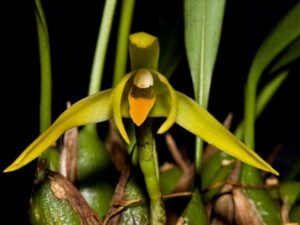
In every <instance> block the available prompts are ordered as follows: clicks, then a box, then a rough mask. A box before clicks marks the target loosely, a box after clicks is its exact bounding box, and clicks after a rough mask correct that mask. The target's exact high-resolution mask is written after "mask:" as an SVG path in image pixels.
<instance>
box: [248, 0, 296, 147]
mask: <svg viewBox="0 0 300 225" xmlns="http://www.w3.org/2000/svg"><path fill="white" fill-rule="evenodd" d="M299 24H300V3H299V2H298V3H297V4H296V5H295V6H294V7H293V8H292V9H291V10H290V11H289V12H288V13H287V15H286V16H285V17H284V18H283V19H282V20H281V21H280V22H279V23H278V25H277V26H276V27H275V28H274V30H273V31H272V32H271V33H270V35H269V36H268V37H267V38H266V39H265V41H264V42H263V44H262V45H261V47H260V48H259V50H258V52H257V53H256V56H255V58H254V60H253V62H252V65H251V68H250V72H249V75H248V80H247V84H246V89H245V110H244V113H245V142H246V144H248V145H249V146H251V147H254V143H255V142H254V130H255V128H254V126H255V125H254V124H255V123H254V121H255V104H256V91H257V85H258V81H259V79H260V77H261V75H262V73H263V72H264V70H265V69H266V67H267V66H268V65H269V64H270V63H271V62H272V60H274V58H275V57H276V56H277V55H278V54H279V53H281V52H282V51H283V50H284V49H285V48H286V47H287V46H288V45H290V44H291V43H292V42H293V41H294V40H295V39H296V38H298V37H299V35H300V26H299Z"/></svg>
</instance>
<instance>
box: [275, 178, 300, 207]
mask: <svg viewBox="0 0 300 225" xmlns="http://www.w3.org/2000/svg"><path fill="white" fill-rule="evenodd" d="M279 191H280V195H281V198H282V200H283V201H287V203H288V211H290V210H291V208H292V207H293V205H294V204H295V203H296V201H297V199H299V198H300V182H295V181H294V182H286V183H282V184H281V185H280V187H279Z"/></svg>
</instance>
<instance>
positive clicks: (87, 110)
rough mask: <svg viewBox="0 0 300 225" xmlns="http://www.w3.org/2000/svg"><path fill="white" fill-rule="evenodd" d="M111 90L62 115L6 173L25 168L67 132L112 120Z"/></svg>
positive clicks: (80, 102) (83, 100) (90, 97)
mask: <svg viewBox="0 0 300 225" xmlns="http://www.w3.org/2000/svg"><path fill="white" fill-rule="evenodd" d="M111 93H112V91H111V89H109V90H106V91H102V92H99V93H97V94H95V95H91V96H89V97H86V98H84V99H82V100H80V101H78V102H77V103H75V104H74V105H72V106H71V107H70V108H68V109H67V110H66V111H65V112H64V113H62V114H61V115H60V116H59V117H58V118H57V120H56V121H55V122H54V123H53V124H52V126H51V127H49V128H48V129H47V130H46V131H45V132H44V133H42V134H41V135H40V136H39V137H38V138H37V139H35V141H34V142H32V143H31V144H30V145H29V146H28V147H27V148H26V149H25V150H24V151H23V152H22V154H21V155H20V156H19V157H18V158H17V159H16V160H15V161H14V162H13V163H12V164H11V165H10V166H9V167H7V168H6V169H5V170H4V172H11V171H14V170H17V169H19V168H20V167H23V166H25V165H26V164H28V163H29V162H31V161H32V160H34V159H35V158H36V157H38V156H39V155H40V154H41V153H42V152H44V151H45V150H46V149H47V148H48V147H49V146H51V145H52V144H53V143H54V142H55V141H56V140H57V139H58V138H59V137H60V136H61V135H62V134H63V133H64V132H65V131H66V130H68V129H70V128H73V127H77V126H82V125H86V124H89V123H96V122H101V121H105V120H108V119H110V118H112V111H111V109H112V107H111Z"/></svg>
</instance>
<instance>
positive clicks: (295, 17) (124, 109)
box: [4, 0, 300, 225]
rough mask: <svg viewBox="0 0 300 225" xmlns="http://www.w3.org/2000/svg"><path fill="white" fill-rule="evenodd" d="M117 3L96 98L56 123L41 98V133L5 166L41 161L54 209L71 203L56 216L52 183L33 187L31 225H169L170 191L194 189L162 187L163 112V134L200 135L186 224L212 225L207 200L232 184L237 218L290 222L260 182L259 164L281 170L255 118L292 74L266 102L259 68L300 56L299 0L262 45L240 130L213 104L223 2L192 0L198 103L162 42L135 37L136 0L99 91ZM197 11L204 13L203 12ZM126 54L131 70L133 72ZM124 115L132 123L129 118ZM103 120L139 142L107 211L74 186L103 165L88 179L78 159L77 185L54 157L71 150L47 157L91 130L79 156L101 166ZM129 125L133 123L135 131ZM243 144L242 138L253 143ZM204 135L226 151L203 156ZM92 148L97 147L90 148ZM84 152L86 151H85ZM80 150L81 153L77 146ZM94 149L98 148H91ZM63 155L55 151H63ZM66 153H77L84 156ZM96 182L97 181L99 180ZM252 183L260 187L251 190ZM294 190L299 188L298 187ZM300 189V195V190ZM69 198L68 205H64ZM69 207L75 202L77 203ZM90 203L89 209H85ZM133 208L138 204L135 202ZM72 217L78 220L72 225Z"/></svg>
mask: <svg viewBox="0 0 300 225" xmlns="http://www.w3.org/2000/svg"><path fill="white" fill-rule="evenodd" d="M35 4H36V11H35V13H36V21H37V30H38V34H39V44H40V55H41V57H40V58H41V68H42V70H41V75H42V79H48V82H51V81H49V77H51V64H50V46H49V39H48V38H49V37H48V36H49V34H48V30H47V24H46V19H45V15H44V12H43V8H42V5H41V3H40V1H39V0H35ZM115 6H116V1H115V0H110V1H109V0H107V1H106V3H105V8H104V12H103V19H102V24H101V26H100V33H99V39H98V45H97V48H96V53H95V61H94V64H93V70H92V74H91V83H90V90H89V96H88V97H86V98H83V99H81V100H79V101H78V102H76V103H74V104H72V105H71V106H70V107H68V108H67V109H66V110H65V111H64V112H63V113H62V114H61V115H60V116H59V117H58V118H57V119H56V120H55V121H54V122H53V123H52V125H50V120H51V119H50V117H49V114H48V113H49V108H50V107H49V104H50V101H51V99H49V98H48V99H47V98H44V99H43V94H42V96H41V98H42V99H41V103H43V104H46V105H43V104H41V124H42V126H41V134H40V136H39V137H37V138H36V139H35V140H34V141H33V142H32V143H31V144H30V145H29V146H28V147H27V148H26V149H25V150H24V151H23V152H22V153H21V154H20V155H19V157H18V158H17V159H16V160H15V161H14V162H13V163H12V164H11V165H9V166H8V167H7V168H6V169H5V170H4V172H12V171H15V170H18V169H20V168H21V167H23V166H25V165H27V164H28V163H30V162H31V161H33V160H35V159H36V158H39V165H38V169H37V176H36V179H37V180H38V181H39V182H40V183H43V184H45V185H48V184H49V185H50V186H49V187H50V189H51V191H52V192H51V193H52V194H50V195H51V196H52V195H53V196H54V198H53V196H52V197H51V198H52V200H51V201H53V202H55V207H54V205H53V206H52V205H51V206H49V207H53V210H54V211H55V210H57V207H58V205H59V207H58V209H60V208H64V207H66V208H65V214H64V213H63V214H64V216H63V217H62V218H60V217H59V216H58V213H53V212H54V211H53V210H52V208H51V210H52V211H51V210H48V209H46V208H45V204H46V203H45V202H46V201H49V193H50V192H49V190H50V189H49V188H48V186H45V188H40V189H38V191H36V192H35V193H33V196H32V200H31V202H32V206H31V207H32V210H31V218H32V222H33V223H34V224H44V223H45V222H47V223H49V224H52V223H55V222H57V221H64V222H63V223H64V224H81V223H83V224H110V223H111V224H131V222H132V221H138V222H137V223H138V224H152V225H159V224H162V225H163V224H169V222H168V215H167V212H166V206H165V199H166V198H167V197H166V195H167V194H174V195H175V196H176V194H177V195H178V196H181V195H182V196H185V194H186V192H178V193H172V191H169V192H168V193H166V191H164V190H165V189H164V185H163V183H164V180H168V178H166V177H165V178H163V177H164V175H163V172H162V171H161V170H160V165H159V161H158V158H159V152H157V149H156V144H155V143H156V142H155V136H156V134H154V133H153V130H152V122H153V121H155V120H156V118H161V117H163V118H165V120H164V121H163V123H162V124H161V126H160V127H159V129H158V130H157V134H161V135H164V134H166V133H167V132H168V131H169V130H170V128H171V127H172V126H173V125H174V124H177V125H179V126H180V127H182V128H184V129H185V130H186V131H188V132H190V133H191V134H193V135H195V136H196V137H198V138H197V139H196V145H195V176H194V177H193V179H192V180H193V181H194V184H193V185H192V188H191V187H190V186H191V181H189V182H186V183H185V185H186V188H185V189H184V190H185V191H186V190H189V191H190V192H189V193H187V195H188V196H191V198H190V200H189V202H188V203H187V206H186V208H185V209H184V211H183V212H182V215H180V216H179V217H178V224H209V223H210V222H211V221H213V220H212V219H210V218H208V216H207V215H206V213H205V210H204V205H205V204H208V202H210V201H211V200H212V198H213V197H215V196H216V194H217V193H218V192H220V193H222V191H223V192H224V190H225V191H226V190H230V191H231V192H232V193H233V201H234V202H235V204H236V207H238V206H240V207H241V213H242V212H244V213H245V210H246V211H247V210H249V209H251V210H249V216H246V219H245V218H242V216H241V215H242V214H241V213H239V212H235V214H234V215H235V216H234V217H235V220H234V222H233V221H232V223H235V224H246V223H247V222H248V224H250V223H251V224H272V225H274V224H280V223H281V222H282V220H283V219H282V218H281V217H280V215H279V211H278V208H277V205H276V204H274V202H273V200H272V198H271V197H270V194H269V193H267V192H266V190H265V189H264V188H262V189H260V188H257V187H259V186H260V185H262V178H261V177H260V175H259V173H258V170H257V169H260V170H263V171H265V172H270V173H272V174H274V175H277V176H278V175H279V173H278V172H277V171H276V170H275V169H273V168H272V166H271V165H269V164H268V163H267V162H266V161H264V160H263V159H262V158H261V157H260V156H259V155H258V154H257V153H255V151H254V150H253V149H254V138H255V137H254V123H255V115H258V114H259V113H260V112H261V111H262V110H263V108H264V107H265V106H266V104H267V102H268V101H269V100H270V98H271V97H272V95H273V94H274V93H275V92H276V90H277V89H278V88H279V86H280V84H281V83H282V82H283V81H284V79H285V78H286V76H287V74H288V71H287V70H284V71H283V72H282V71H280V73H278V75H276V77H275V78H274V80H272V81H271V82H270V83H269V84H268V85H267V86H266V87H265V88H264V89H263V91H262V92H261V94H260V95H258V101H256V90H257V83H258V81H259V78H260V76H261V74H262V73H263V71H265V69H266V68H267V66H268V65H269V64H270V63H271V62H273V60H274V58H275V57H276V56H278V55H279V53H282V52H287V53H288V54H286V55H284V56H283V57H282V58H279V59H278V58H276V60H277V61H276V63H275V66H273V67H272V68H271V71H270V73H275V72H277V71H279V70H278V68H282V67H283V66H286V65H288V63H290V62H292V61H294V60H296V59H298V58H299V56H300V54H299V52H297V51H296V50H297V49H298V47H297V46H299V37H300V30H299V28H298V27H295V26H294V25H295V21H296V22H297V21H298V22H300V21H299V20H300V17H299V12H300V5H299V4H296V6H295V7H294V8H293V9H292V10H291V11H290V12H289V13H288V14H287V16H286V17H285V18H284V19H283V20H282V21H281V23H279V25H278V26H277V27H276V29H274V32H273V33H272V34H271V35H270V36H269V37H268V39H266V41H265V42H264V44H263V45H262V47H261V48H260V50H259V51H258V53H257V55H256V58H255V59H254V61H253V66H252V67H251V70H250V73H249V78H248V79H249V80H248V82H247V85H246V92H245V102H246V104H245V121H244V123H243V124H241V125H240V126H239V127H238V129H237V131H236V132H235V135H234V134H233V133H231V131H230V130H229V129H228V128H226V127H225V126H224V125H223V124H222V123H220V122H219V121H218V120H217V119H216V118H214V116H213V115H211V114H210V113H209V111H208V110H207V105H208V99H209V98H208V96H209V89H210V85H211V75H212V71H213V67H214V63H215V60H216V55H217V54H216V53H217V50H218V44H219V41H220V33H221V28H222V26H221V24H222V19H223V14H224V10H225V1H224V0H222V1H210V2H209V3H207V2H206V1H205V0H203V1H202V0H201V1H197V0H188V1H185V2H184V16H185V17H184V23H185V44H186V55H187V59H188V63H189V67H190V71H191V77H192V81H193V85H194V92H195V99H193V98H191V97H189V96H188V95H186V94H184V93H181V92H180V91H177V90H175V89H174V88H173V87H172V85H171V84H170V82H169V80H168V78H167V77H168V76H167V75H164V74H163V73H162V72H160V71H159V68H160V67H159V62H160V61H159V57H160V45H159V39H158V38H157V37H156V36H153V35H152V34H149V33H146V32H137V33H132V34H130V24H131V20H132V14H133V13H132V12H133V7H134V1H133V0H129V1H124V2H123V5H122V10H121V17H120V18H121V19H120V32H119V40H118V48H117V55H116V57H117V59H116V71H115V75H114V82H113V83H114V85H113V87H112V88H109V89H107V90H101V91H100V90H99V89H100V88H99V87H100V82H101V76H102V75H101V74H102V70H103V65H104V58H105V57H104V56H105V52H106V47H107V43H108V38H109V33H110V32H109V31H110V29H111V21H112V16H113V13H114V9H115ZM199 12H201V13H200V14H199ZM199 15H201V16H199ZM286 29H289V31H288V33H287V34H286V35H281V34H282V30H286ZM274 46H276V47H274ZM295 46H296V47H295ZM125 47H126V48H125ZM295 49H296V50H295ZM128 50H129V60H130V71H126V72H125V68H126V66H125V65H126V56H127V51H128ZM291 52H292V53H291ZM287 55H288V56H287ZM258 62H259V63H258ZM120 68H121V69H120ZM45 83H47V82H44V86H42V90H43V91H44V92H42V93H44V94H45V93H46V94H45V96H46V97H47V96H48V97H49V96H50V95H51V94H49V86H47V85H45ZM47 88H48V92H47ZM47 93H48V94H47ZM43 100H44V101H43ZM47 104H48V105H47ZM125 120H126V122H128V124H129V125H128V124H127V123H124V122H125ZM105 121H110V124H111V129H112V130H114V132H115V133H114V134H115V135H116V134H117V135H120V137H121V139H119V141H118V142H119V143H121V144H120V145H122V148H125V149H126V148H131V150H129V151H127V155H126V156H125V158H126V160H125V161H126V163H125V164H126V166H125V167H123V168H122V170H121V171H120V172H122V175H121V178H120V182H119V183H118V185H117V188H116V189H115V194H114V196H113V197H112V196H111V197H110V198H109V200H108V201H109V202H111V203H110V205H108V204H107V205H106V206H105V207H106V208H103V207H102V208H101V207H98V206H97V204H98V203H99V201H101V200H100V199H95V198H94V199H90V198H91V196H92V194H86V192H84V191H82V192H81V193H79V192H78V190H77V189H76V188H75V186H74V185H75V184H74V183H75V181H76V180H77V181H78V182H79V185H80V184H81V183H80V182H82V181H83V182H82V184H83V183H84V182H85V181H86V179H89V177H90V176H91V177H93V176H94V175H91V174H94V173H97V169H95V168H98V167H99V165H96V166H94V167H93V166H92V165H89V161H86V162H84V165H86V166H87V167H90V168H91V173H89V174H88V175H87V176H84V175H81V174H84V173H85V172H82V171H81V167H80V165H81V164H80V160H81V161H82V159H80V158H79V159H78V168H77V167H76V166H75V167H73V169H78V177H77V178H76V176H77V175H76V172H74V173H75V175H74V177H75V178H74V177H73V178H72V179H69V177H68V176H66V177H67V178H68V179H69V180H70V181H71V183H69V181H67V180H66V178H64V177H61V176H60V175H59V174H60V173H61V174H63V173H62V171H61V170H60V169H59V168H58V166H57V165H55V163H53V162H54V161H55V160H57V157H58V158H60V159H59V160H60V161H62V160H61V158H63V156H62V155H60V156H57V155H55V156H54V158H56V159H53V155H51V154H47V153H49V152H50V151H51V150H52V149H51V148H52V146H53V144H54V143H55V142H56V141H57V140H58V139H59V138H60V137H61V136H62V135H64V134H65V139H66V134H67V133H68V132H69V131H70V130H72V129H74V128H75V129H76V128H77V127H81V126H84V127H83V128H82V129H81V130H80V135H79V137H77V138H75V142H77V141H78V142H79V147H78V151H79V152H81V153H78V155H79V156H80V154H82V156H83V155H85V156H84V157H86V155H89V154H90V155H92V156H90V159H92V160H91V161H90V163H91V164H93V163H94V161H95V162H96V164H97V163H98V161H97V160H94V159H95V158H97V157H102V156H103V158H105V157H106V156H105V154H107V153H105V150H104V149H105V148H104V147H103V146H102V144H99V143H98V142H99V140H98V139H99V137H98V135H97V131H96V126H95V124H96V123H100V122H105ZM127 125H128V126H127ZM130 126H134V128H135V129H130ZM85 132H86V133H85ZM84 135H87V136H84ZM84 138H87V139H86V140H88V141H87V142H86V144H82V143H83V142H84ZM77 139H79V140H77ZM96 139H97V140H96ZM241 140H244V141H245V143H244V142H242V141H241ZM203 141H204V142H206V143H207V144H209V146H213V147H214V148H216V149H219V150H221V151H223V153H222V152H219V151H213V153H212V154H213V155H212V156H209V157H210V159H209V160H207V162H205V160H203V146H204V145H203V143H204V142H203ZM94 143H96V144H94ZM97 143H98V144H97ZM124 143H125V144H124ZM92 145H93V147H90V146H92ZM95 146H96V147H95ZM124 146H125V147H124ZM80 149H81V150H80ZM90 149H93V150H90ZM94 149H95V151H94ZM100 149H102V150H100ZM132 149H133V150H132ZM85 150H86V152H84V151H85ZM75 151H77V150H76V147H75ZM92 151H93V153H91V152H92ZM55 152H57V149H56V150H55ZM68 154H75V155H76V153H68ZM101 154H102V155H101ZM79 156H78V157H79ZM88 157H89V156H88ZM76 160H77V159H72V160H71V161H67V163H74V161H76ZM107 160H108V159H107ZM213 160H217V162H218V163H213ZM42 161H46V164H47V165H46V166H45V165H42V166H41V164H42ZM100 161H101V160H100ZM100 161H99V162H100ZM128 161H129V162H128ZM202 161H203V164H202ZM239 161H241V162H242V163H244V164H243V166H242V168H240V164H239ZM51 163H52V165H51ZM76 163H77V161H76V162H75V164H76ZM99 164H101V163H99ZM116 164H117V163H116ZM53 165H54V166H53ZM128 168H138V170H139V172H141V174H142V177H143V182H141V181H139V182H138V181H137V180H138V178H139V177H138V176H136V175H135V174H134V173H132V174H131V173H130V172H128ZM83 170H84V169H83ZM41 171H42V172H41ZM69 172H70V171H69ZM124 174H125V175H124ZM126 174H127V175H126ZM213 176H215V177H213ZM82 177H83V178H82ZM124 177H125V178H124ZM129 177H132V178H129ZM170 177H171V178H172V179H171V178H170V179H171V181H169V183H171V184H172V185H173V186H174V184H176V182H177V181H178V179H177V178H176V179H175V177H176V176H173V175H172V176H170ZM183 177H184V175H183ZM98 178H99V177H98ZM98 178H97V179H98ZM124 179H125V182H124ZM219 179H221V180H222V181H224V180H225V181H227V182H228V183H226V182H225V181H224V182H225V183H222V186H218V187H216V188H211V186H214V185H216V184H218V182H219V181H220V180H219ZM122 181H123V182H122ZM233 181H234V182H235V184H237V183H238V184H239V185H240V186H238V188H235V186H234V185H233V184H232V183H231V184H230V185H229V183H230V182H233ZM92 182H96V183H97V182H98V180H93V181H92ZM72 183H73V184H72ZM88 183H89V182H88ZM140 183H143V184H144V185H145V190H146V193H143V191H141V189H142V186H143V185H141V184H140ZM84 185H86V183H84ZM97 185H98V186H97ZM122 185H123V186H122ZM226 185H227V186H226ZM228 185H229V186H228ZM96 186H97V187H99V190H100V189H101V188H103V185H102V184H101V185H99V184H98V183H97V184H96ZM120 186H122V188H121V189H122V193H123V192H126V193H127V195H126V197H125V194H122V195H121V199H118V200H119V203H118V204H119V205H121V206H120V207H117V206H116V205H118V204H117V203H116V198H117V197H119V195H120V193H119V192H118V190H119V189H120ZM249 186H251V187H254V188H253V189H247V187H249ZM39 187H40V186H39ZM43 187H44V186H43ZM220 187H222V190H220ZM242 187H245V190H243V191H241V189H242ZM293 187H294V186H293ZM296 187H298V186H297V185H296ZM203 189H205V190H206V189H207V190H208V192H207V193H204V192H203ZM85 190H86V189H85ZM87 190H88V191H90V190H92V189H87ZM101 191H102V192H101V193H104V195H105V194H106V197H107V196H110V194H108V193H109V192H105V191H103V190H102V189H101ZM45 193H46V194H45ZM70 193H72V194H70ZM74 193H75V194H74ZM297 193H299V195H300V192H297ZM40 196H47V197H40ZM237 196H238V197H237ZM237 198H238V199H237ZM37 199H38V200H37ZM46 199H47V200H46ZM61 199H63V200H67V201H64V203H61V202H62V201H61ZM74 199H75V200H74ZM147 199H149V204H145V203H144V201H147ZM220 199H221V198H220ZM240 199H243V201H240ZM245 199H246V200H245ZM247 199H250V200H249V201H248V200H247ZM126 200H128V202H129V203H128V202H127V203H126V202H125V203H124V204H122V203H120V201H123V202H124V201H126ZM238 200H239V201H238ZM95 201H96V202H97V203H96V206H95V204H93V203H92V202H95ZM250 201H254V203H250ZM58 202H59V203H58ZM241 202H243V204H241ZM69 203H70V204H71V207H69V205H68V204H69ZM60 204H61V205H60ZM238 204H241V205H238ZM66 205H68V206H66ZM136 205H137V206H136ZM83 206H84V207H86V208H87V209H84V210H83ZM132 206H134V207H133V208H130V207H132ZM127 207H128V208H127ZM47 210H48V211H47ZM126 210H137V211H134V212H135V213H137V214H138V215H133V214H132V212H131V213H130V216H127V217H126V212H128V211H126ZM116 215H117V216H116ZM120 215H121V219H120ZM145 215H146V216H145ZM253 215H254V216H253ZM118 216H119V219H118V222H113V220H114V218H116V217H118ZM66 218H67V219H66ZM70 218H71V219H70ZM66 221H68V222H66ZM69 221H72V223H70V222H69ZM120 221H121V222H120ZM130 221H131V222H130Z"/></svg>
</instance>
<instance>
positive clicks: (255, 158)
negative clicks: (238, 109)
mask: <svg viewBox="0 0 300 225" xmlns="http://www.w3.org/2000/svg"><path fill="white" fill-rule="evenodd" d="M176 93H177V98H178V112H177V119H176V123H177V124H178V125H180V126H181V127H183V128H185V129H186V130H188V131H189V132H191V133H193V134H195V135H197V136H199V137H201V138H202V139H203V140H205V141H206V142H207V143H210V144H212V145H214V146H216V147H217V148H218V149H220V150H222V151H224V152H226V153H228V154H229V155H232V156H234V157H235V158H237V159H239V160H241V161H243V162H245V163H247V164H249V165H251V166H254V167H257V168H259V169H262V170H265V171H268V172H271V173H273V174H275V175H279V173H278V172H277V171H276V170H274V169H273V168H272V167H271V166H270V165H269V164H268V163H267V162H265V161H264V160H263V159H262V158H260V156H259V155H257V154H256V153H255V152H254V151H252V150H251V149H250V148H248V147H247V146H246V145H245V144H244V143H242V142H241V141H240V140H239V139H238V138H236V137H235V136H234V135H233V134H231V133H230V131H228V130H227V129H226V128H225V127H224V126H223V125H222V124H221V123H220V122H218V121H217V120H216V119H215V118H214V117H213V116H212V115H211V114H210V113H209V112H207V111H206V110H204V109H203V108H201V107H200V106H199V104H198V103H196V102H195V101H194V100H192V99H191V98H189V97H187V96H186V95H184V94H182V93H180V92H176Z"/></svg>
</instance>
